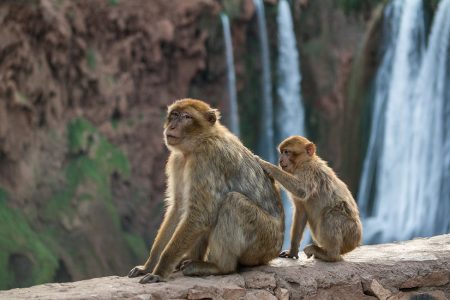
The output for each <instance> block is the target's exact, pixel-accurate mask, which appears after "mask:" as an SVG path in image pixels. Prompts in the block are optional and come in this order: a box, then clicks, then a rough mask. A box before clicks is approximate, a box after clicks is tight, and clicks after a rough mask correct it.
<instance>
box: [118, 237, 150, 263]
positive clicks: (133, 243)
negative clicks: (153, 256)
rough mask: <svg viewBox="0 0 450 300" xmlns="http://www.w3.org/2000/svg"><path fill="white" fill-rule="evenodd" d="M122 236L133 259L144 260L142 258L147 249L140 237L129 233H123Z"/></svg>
mask: <svg viewBox="0 0 450 300" xmlns="http://www.w3.org/2000/svg"><path fill="white" fill-rule="evenodd" d="M124 236H125V241H126V242H127V244H128V248H129V249H130V250H131V252H132V255H133V257H137V258H141V260H144V259H145V257H142V256H143V255H144V254H145V253H146V252H148V247H147V245H146V244H145V242H144V239H143V238H142V237H141V236H138V235H135V234H131V233H125V235H124Z"/></svg>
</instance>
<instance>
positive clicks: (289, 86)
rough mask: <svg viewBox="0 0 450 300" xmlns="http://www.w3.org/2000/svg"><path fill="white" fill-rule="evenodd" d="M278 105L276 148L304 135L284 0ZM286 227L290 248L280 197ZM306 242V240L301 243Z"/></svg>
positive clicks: (280, 9) (288, 210)
mask: <svg viewBox="0 0 450 300" xmlns="http://www.w3.org/2000/svg"><path fill="white" fill-rule="evenodd" d="M277 24H278V70H277V71H278V82H277V85H278V88H277V95H278V102H277V108H278V109H277V115H276V129H277V130H276V133H277V135H276V144H278V143H280V142H281V141H282V140H284V139H285V138H287V137H289V136H291V135H303V136H304V135H305V125H304V124H305V113H304V109H303V104H302V98H301V85H300V82H301V74H300V60H299V55H298V51H297V44H296V39H295V32H294V27H293V21H292V15H291V9H290V7H289V3H288V2H287V0H281V1H280V2H279V4H278V16H277ZM283 205H284V207H285V215H286V227H285V230H286V232H285V238H284V247H285V248H287V247H288V246H289V241H290V235H289V231H290V228H291V223H292V208H291V203H289V200H287V197H286V194H284V193H283ZM307 239H308V238H307V237H306V236H305V238H304V240H307Z"/></svg>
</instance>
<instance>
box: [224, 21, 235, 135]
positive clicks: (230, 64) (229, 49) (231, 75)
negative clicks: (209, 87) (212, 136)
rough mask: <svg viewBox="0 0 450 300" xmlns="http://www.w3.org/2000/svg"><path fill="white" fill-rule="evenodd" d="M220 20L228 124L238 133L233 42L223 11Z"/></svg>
mask: <svg viewBox="0 0 450 300" xmlns="http://www.w3.org/2000/svg"><path fill="white" fill-rule="evenodd" d="M220 20H221V22H222V28H223V37H224V41H225V55H226V61H227V80H228V97H229V103H230V106H229V121H228V123H229V126H230V130H231V132H233V133H234V134H235V135H237V136H239V135H240V130H239V114H238V104H237V93H236V75H235V74H236V73H235V71H234V57H233V44H232V41H231V30H230V21H229V19H228V16H227V15H226V14H224V13H222V14H221V15H220Z"/></svg>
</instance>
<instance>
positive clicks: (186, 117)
mask: <svg viewBox="0 0 450 300" xmlns="http://www.w3.org/2000/svg"><path fill="white" fill-rule="evenodd" d="M193 123H194V120H193V117H192V116H191V115H190V114H189V113H187V112H184V111H178V110H173V111H171V112H170V113H169V115H168V116H167V120H166V126H165V129H164V139H165V142H166V145H168V146H169V145H170V146H176V145H179V144H181V143H182V142H183V139H184V137H185V136H186V132H187V131H189V129H190V128H191V127H192V125H193Z"/></svg>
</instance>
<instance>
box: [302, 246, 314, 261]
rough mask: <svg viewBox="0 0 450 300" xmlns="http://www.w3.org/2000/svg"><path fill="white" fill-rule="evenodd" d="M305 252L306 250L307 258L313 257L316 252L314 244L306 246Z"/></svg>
mask: <svg viewBox="0 0 450 300" xmlns="http://www.w3.org/2000/svg"><path fill="white" fill-rule="evenodd" d="M303 252H305V254H306V257H307V258H311V257H312V256H313V255H314V253H315V250H314V245H309V246H306V247H305V249H303Z"/></svg>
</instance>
